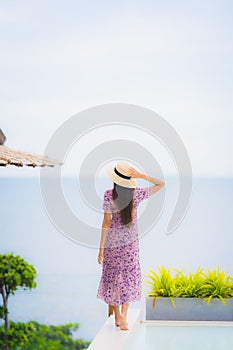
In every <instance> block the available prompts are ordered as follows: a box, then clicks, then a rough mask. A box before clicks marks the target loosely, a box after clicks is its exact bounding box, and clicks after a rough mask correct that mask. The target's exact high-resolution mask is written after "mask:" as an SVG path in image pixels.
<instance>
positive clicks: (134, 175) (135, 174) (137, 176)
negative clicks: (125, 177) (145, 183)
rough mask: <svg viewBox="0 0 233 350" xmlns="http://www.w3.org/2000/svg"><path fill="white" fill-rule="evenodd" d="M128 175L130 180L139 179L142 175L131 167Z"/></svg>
mask: <svg viewBox="0 0 233 350" xmlns="http://www.w3.org/2000/svg"><path fill="white" fill-rule="evenodd" d="M128 174H129V176H131V178H135V179H136V178H139V177H141V175H142V174H141V173H140V172H139V171H137V170H136V169H134V168H133V167H130V168H129V171H128Z"/></svg>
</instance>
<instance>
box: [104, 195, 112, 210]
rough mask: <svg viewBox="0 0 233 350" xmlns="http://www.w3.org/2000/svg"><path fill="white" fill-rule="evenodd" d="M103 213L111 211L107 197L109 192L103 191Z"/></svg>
mask: <svg viewBox="0 0 233 350" xmlns="http://www.w3.org/2000/svg"><path fill="white" fill-rule="evenodd" d="M102 208H103V210H104V211H109V212H111V211H112V206H111V202H110V197H109V192H108V191H105V192H104V202H103V206H102Z"/></svg>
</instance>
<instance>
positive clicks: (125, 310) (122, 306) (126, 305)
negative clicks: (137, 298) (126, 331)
mask: <svg viewBox="0 0 233 350" xmlns="http://www.w3.org/2000/svg"><path fill="white" fill-rule="evenodd" d="M128 308H129V304H122V305H121V313H122V315H124V316H125V319H127V312H128Z"/></svg>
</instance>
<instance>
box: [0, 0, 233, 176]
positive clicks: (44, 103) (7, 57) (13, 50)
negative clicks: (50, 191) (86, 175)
mask: <svg viewBox="0 0 233 350" xmlns="http://www.w3.org/2000/svg"><path fill="white" fill-rule="evenodd" d="M232 11H233V4H232V2H231V1H230V0H229V1H227V0H218V1H214V0H211V1H209V0H205V1H200V0H197V1H196V0H195V1H193V0H191V1H171V0H170V1H163V2H161V1H157V0H154V1H150V0H148V1H135V0H134V1H127V0H126V1H98V2H97V1H88V0H86V1H74V0H73V1H71V0H67V1H65V0H63V1H61V0H60V1H59V0H58V1H44V0H42V1H31V0H30V1H29V0H25V1H23V0H22V1H12V0H8V1H1V0H0V50H1V53H0V77H1V78H0V96H1V102H0V128H2V130H3V131H4V133H5V134H6V136H7V142H6V146H8V147H12V148H16V149H19V150H22V151H27V152H32V153H33V152H34V153H39V154H43V152H44V149H45V147H46V145H47V143H48V142H49V140H50V138H51V137H52V135H53V134H54V132H55V131H56V129H57V128H58V127H59V126H61V125H62V124H63V123H64V122H65V121H66V120H68V119H69V118H70V117H71V116H73V115H75V114H76V113H78V112H80V111H82V110H84V109H87V108H89V107H92V106H96V105H101V104H106V103H113V102H114V103H118V102H119V103H130V104H136V105H140V106H143V107H146V108H149V109H151V110H153V111H155V112H156V113H158V114H159V115H161V116H162V117H163V118H164V119H165V120H166V121H167V122H168V123H170V124H171V125H172V127H173V128H174V129H175V130H176V131H177V133H178V134H179V136H180V138H181V139H182V141H183V143H184V145H185V148H186V150H187V152H188V154H189V157H190V160H191V163H192V169H193V174H194V175H195V176H208V177H209V176H210V177H212V176H217V177H218V176H223V177H225V176H230V177H231V176H232V175H233V166H232V152H231V150H232V148H233V147H232V146H233V139H232V131H233V118H232V112H233V99H232V92H233V91H232V90H233V22H232ZM122 134H124V135H125V136H124V137H126V138H127V137H128V138H130V139H135V138H136V139H137V140H138V142H139V141H140V142H142V143H143V144H144V145H145V146H146V147H147V148H148V150H152V151H154V149H155V147H156V150H157V151H156V152H158V154H157V155H156V157H157V158H158V162H159V163H160V164H161V166H162V167H163V172H164V174H168V175H174V174H176V169H175V166H174V164H172V160H171V159H169V155H167V154H166V150H163V149H162V148H163V147H161V145H159V144H158V143H157V144H156V146H155V145H154V144H153V142H154V141H153V142H152V141H151V142H148V135H143V134H142V135H141V137H138V134H137V133H136V132H135V130H133V129H132V130H130V131H129V130H125V128H124V127H122V129H119V130H118V131H116V130H107V129H104V128H103V129H102V134H101V137H99V136H98V135H96V136H95V135H94V134H92V133H89V135H86V139H85V140H83V142H84V144H86V145H89V148H90V149H91V147H92V148H93V147H95V146H97V145H98V144H100V143H101V142H103V141H104V140H106V139H111V138H113V137H115V138H117V137H119V136H120V135H122ZM101 140H102V141H101ZM80 142H81V141H80ZM75 147H76V148H78V144H76V145H74V149H73V150H72V152H71V153H72V154H73V155H72V156H73V157H74V158H75V159H77V158H79V162H81V159H82V157H83V159H84V158H85V156H86V154H85V152H84V150H83V153H82V156H80V155H79V154H78V153H76V151H75ZM84 148H85V147H84ZM69 157H70V158H71V154H70V155H69V156H68V158H67V159H69ZM74 158H73V159H74ZM67 162H68V161H67ZM77 163H78V162H77ZM77 163H74V162H73V161H70V163H69V164H70V165H69V164H67V171H66V174H67V175H72V174H74V173H76V172H77V167H78V164H77ZM71 164H72V165H71ZM38 172H39V170H36V169H16V168H15V167H12V168H11V167H7V168H6V169H5V168H4V169H1V173H0V176H28V175H29V176H34V175H35V176H37V175H38Z"/></svg>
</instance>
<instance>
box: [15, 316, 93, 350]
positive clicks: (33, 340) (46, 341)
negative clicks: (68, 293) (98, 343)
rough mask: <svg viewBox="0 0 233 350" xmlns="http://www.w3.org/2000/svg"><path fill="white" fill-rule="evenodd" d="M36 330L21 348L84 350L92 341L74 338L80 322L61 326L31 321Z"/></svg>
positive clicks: (23, 349) (33, 349) (30, 349)
mask: <svg viewBox="0 0 233 350" xmlns="http://www.w3.org/2000/svg"><path fill="white" fill-rule="evenodd" d="M30 325H32V326H33V328H34V331H33V332H32V333H31V335H30V339H29V341H28V342H27V343H25V345H24V346H23V347H22V348H21V350H35V349H36V350H44V349H47V350H66V349H67V350H83V349H87V347H88V346H89V345H90V342H88V341H85V340H83V339H74V338H73V336H74V333H75V332H76V331H77V329H78V328H79V324H78V323H68V324H65V325H61V326H53V325H52V326H48V325H45V324H40V323H37V322H35V321H31V322H30Z"/></svg>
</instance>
